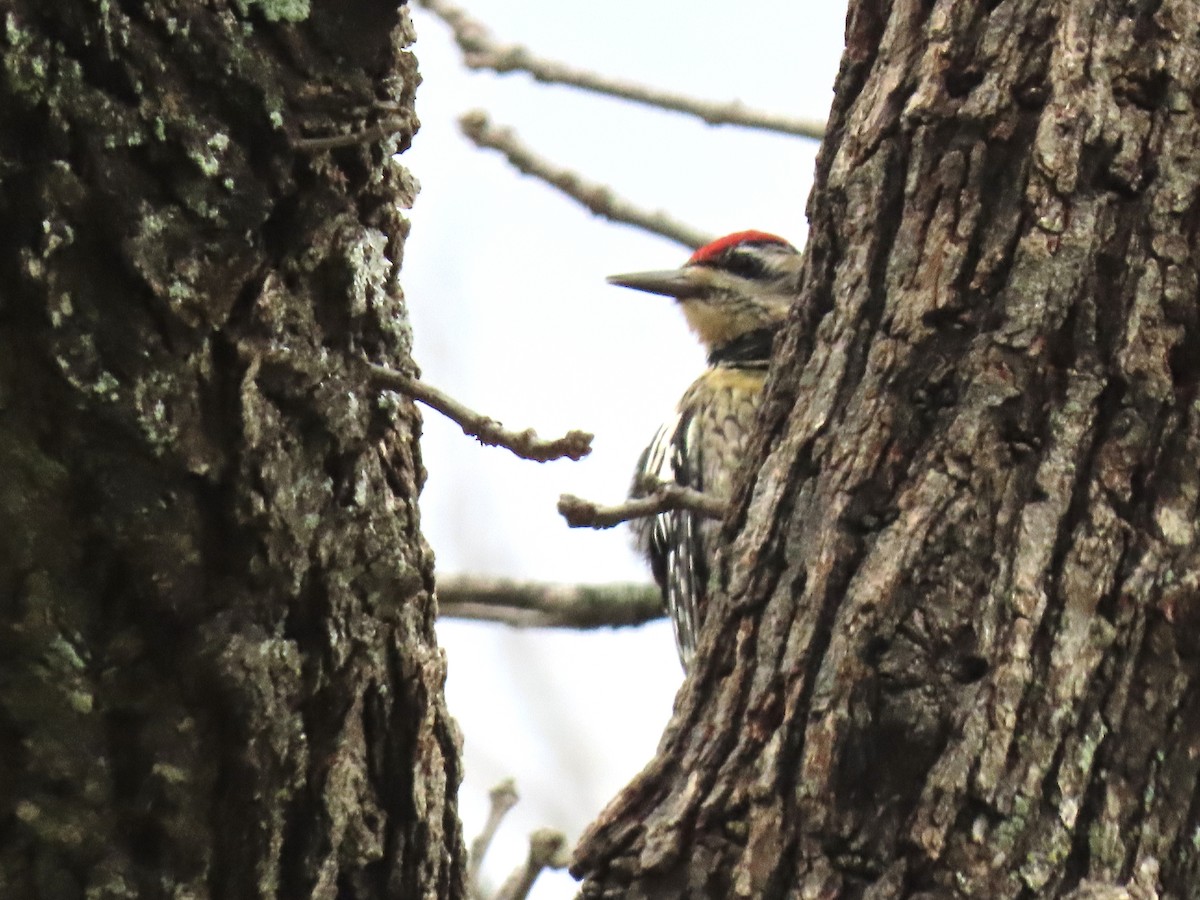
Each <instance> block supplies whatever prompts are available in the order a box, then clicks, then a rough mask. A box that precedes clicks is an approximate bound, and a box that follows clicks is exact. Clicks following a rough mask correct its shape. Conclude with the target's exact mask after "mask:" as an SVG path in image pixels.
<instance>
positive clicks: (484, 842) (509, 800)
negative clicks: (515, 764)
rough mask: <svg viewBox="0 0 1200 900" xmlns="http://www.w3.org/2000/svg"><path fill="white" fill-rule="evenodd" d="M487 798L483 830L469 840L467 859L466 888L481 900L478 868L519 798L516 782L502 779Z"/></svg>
mask: <svg viewBox="0 0 1200 900" xmlns="http://www.w3.org/2000/svg"><path fill="white" fill-rule="evenodd" d="M488 798H489V799H490V800H491V802H492V806H491V809H489V810H488V817H487V821H486V822H484V824H483V830H482V831H480V832H479V836H478V837H477V838H475V840H473V841H471V853H470V855H469V857H468V861H467V889H468V890H469V891H470V892H471V896H473V897H475V898H476V900H482V898H483V897H484V896H485V895H484V892H483V888H482V886H481V885H480V884H479V870H480V868H481V867H482V866H483V858H484V856H486V855H487V851H488V847H490V846H491V845H492V839H493V838H495V836H496V831H497V830H498V829H499V828H500V823H501V822H502V821H504V817H505V816H506V815H508V813H509V811H510V810H511V809H512V808H513V807H514V806H516V805H517V800H518V799H520V798H519V797H518V796H517V786H516V783H515V782H514V781H513V780H512V779H511V778H506V779H504V780H503V781H502V782H500V783H499V784H498V785H496V786H495V787H494V788H492V789H491V791H489V792H488Z"/></svg>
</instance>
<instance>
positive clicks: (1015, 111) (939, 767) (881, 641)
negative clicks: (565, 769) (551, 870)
mask: <svg viewBox="0 0 1200 900" xmlns="http://www.w3.org/2000/svg"><path fill="white" fill-rule="evenodd" d="M1198 22H1200V3H1197V2H1194V0H1166V2H1163V3H1128V2H1120V0H1102V2H1092V0H1062V2H1055V3H1046V2H1043V0H1005V2H1000V3H987V4H984V3H961V2H952V0H940V2H934V3H919V2H906V0H896V2H893V3H878V2H868V0H861V2H852V3H851V8H850V12H849V17H848V21H847V49H846V55H845V57H844V61H843V64H842V68H841V71H840V73H839V75H838V78H837V85H836V101H835V104H834V109H833V112H832V118H831V122H830V129H829V136H828V138H827V140H826V143H825V146H824V147H823V149H822V152H821V156H820V161H819V164H818V173H817V184H816V189H815V191H814V194H813V197H812V200H811V203H810V214H811V219H812V229H811V233H810V237H809V243H808V247H807V251H806V253H807V261H806V277H805V282H804V287H803V290H802V296H801V299H800V307H799V308H800V309H801V310H802V312H801V314H799V315H797V316H795V317H794V318H793V320H792V322H791V324H790V330H789V333H788V335H787V339H786V341H785V342H784V344H783V346H782V348H780V350H779V353H778V358H777V360H776V361H775V365H774V368H773V375H772V382H771V385H770V387H769V395H768V398H767V401H766V403H765V409H764V416H763V419H762V420H761V422H760V426H761V429H760V435H759V441H758V443H757V457H756V459H757V462H758V463H760V464H761V468H759V469H757V476H756V477H755V478H754V479H753V482H752V484H750V485H748V486H747V487H746V488H745V489H744V490H743V492H742V494H741V496H740V501H739V503H740V505H739V507H738V508H739V510H740V514H739V516H738V518H737V521H736V523H734V525H735V527H731V531H734V530H735V531H736V538H735V540H734V543H733V545H732V548H731V550H730V552H729V554H728V559H727V566H726V567H725V572H724V584H725V586H726V590H725V591H724V592H723V593H722V594H721V596H720V597H719V598H718V600H717V605H716V610H715V612H714V614H713V615H712V617H711V618H710V620H709V622H708V626H709V627H707V628H706V629H705V634H704V637H703V639H702V647H701V650H700V653H699V658H700V662H699V663H698V664H697V666H696V667H695V669H694V671H693V672H692V674H691V675H690V677H689V679H688V681H687V683H686V685H685V687H684V688H683V691H682V694H681V696H680V699H679V701H678V705H677V711H676V715H675V717H674V719H673V721H672V723H671V725H670V727H669V728H668V731H667V734H666V736H665V737H664V740H663V743H662V746H661V748H660V752H659V755H658V757H657V758H656V759H655V760H654V761H653V763H652V764H651V765H650V766H649V767H648V768H647V770H646V771H645V772H644V773H643V774H642V775H641V776H639V778H638V779H637V780H636V781H635V782H634V783H633V784H632V785H630V786H629V787H628V788H627V789H626V790H625V791H624V793H623V794H621V795H620V796H619V797H618V798H617V799H616V800H615V801H614V802H613V804H612V805H611V806H610V807H609V809H608V810H606V811H605V813H604V814H603V815H602V816H601V818H600V819H599V820H598V821H597V822H596V823H595V824H594V825H593V827H592V829H591V830H590V832H589V834H587V835H586V836H585V837H584V840H583V841H582V843H581V845H580V847H579V848H578V851H577V855H576V860H575V865H574V869H575V871H576V872H577V874H581V875H584V876H586V878H587V881H586V882H585V884H584V887H583V895H584V896H587V897H617V896H620V897H649V896H653V897H668V896H671V897H674V896H695V897H726V896H741V897H754V898H759V897H763V898H773V897H784V896H790V897H794V896H803V897H864V898H871V900H882V898H899V897H927V898H930V897H980V898H1008V897H1026V898H1032V897H1039V898H1042V897H1064V896H1069V895H1071V894H1072V893H1073V892H1074V893H1076V895H1077V896H1080V897H1082V896H1091V895H1093V893H1094V892H1097V891H1099V892H1101V893H1103V892H1104V891H1109V892H1111V895H1112V896H1146V897H1148V896H1153V895H1154V892H1155V891H1160V892H1161V893H1162V895H1163V896H1170V897H1197V896H1200V842H1198V841H1197V835H1198V834H1200V790H1198V788H1197V775H1198V773H1200V693H1198V688H1200V672H1198V668H1197V666H1198V662H1200V660H1198V657H1197V650H1198V649H1200V639H1198V637H1197V634H1198V631H1197V629H1198V628H1200V606H1198V604H1200V534H1198V531H1197V503H1198V499H1200V465H1198V463H1197V460H1198V458H1200V398H1198V394H1197V382H1198V380H1200V297H1198V285H1200V282H1198V279H1197V262H1198V259H1200V121H1198V106H1200V30H1198V28H1197V23H1198ZM1118 886H1119V887H1118ZM1126 888H1127V889H1128V891H1126ZM1096 895H1099V894H1096Z"/></svg>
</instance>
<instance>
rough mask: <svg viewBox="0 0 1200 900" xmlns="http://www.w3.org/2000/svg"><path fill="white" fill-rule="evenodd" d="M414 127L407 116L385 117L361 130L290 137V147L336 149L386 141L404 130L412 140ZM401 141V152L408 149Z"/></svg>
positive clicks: (304, 150)
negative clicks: (317, 135) (320, 135)
mask: <svg viewBox="0 0 1200 900" xmlns="http://www.w3.org/2000/svg"><path fill="white" fill-rule="evenodd" d="M415 130H416V129H415V128H414V127H413V121H412V119H411V118H409V117H403V118H396V119H385V120H384V121H382V122H380V123H379V124H378V125H371V126H369V127H367V128H364V129H362V130H361V131H354V132H351V133H349V134H331V135H328V136H327V137H312V138H292V148H293V149H295V150H298V151H300V152H301V153H322V152H324V151H326V150H336V149H339V148H341V147H353V146H356V145H358V144H373V143H376V142H378V141H386V140H387V139H388V138H390V137H392V135H394V134H398V133H400V132H405V133H406V134H407V139H408V141H410V142H411V140H412V133H413V131H415ZM402 143H403V146H401V147H400V148H399V149H400V151H401V152H403V151H404V150H407V149H408V143H404V142H402Z"/></svg>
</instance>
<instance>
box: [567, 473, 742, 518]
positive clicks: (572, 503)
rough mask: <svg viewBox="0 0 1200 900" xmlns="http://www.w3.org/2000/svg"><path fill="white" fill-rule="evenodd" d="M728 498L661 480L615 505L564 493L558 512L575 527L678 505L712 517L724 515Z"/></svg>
mask: <svg viewBox="0 0 1200 900" xmlns="http://www.w3.org/2000/svg"><path fill="white" fill-rule="evenodd" d="M726 508H727V507H726V504H725V501H723V500H719V499H717V498H716V497H713V496H711V495H709V494H703V493H701V492H700V491H695V490H692V489H691V488H686V487H682V486H681V485H678V484H662V483H660V484H659V485H658V487H657V488H655V490H654V493H652V494H649V495H647V496H645V497H637V498H636V499H633V500H626V501H625V502H624V503H619V504H617V505H616V506H601V505H599V504H598V503H593V502H592V501H591V500H584V499H583V498H582V497H575V496H573V495H571V494H563V495H562V496H561V497H559V498H558V512H559V514H560V515H561V516H562V517H563V518H564V519H566V520H567V524H568V525H569V526H570V527H572V528H612V527H613V526H614V525H620V524H621V523H622V522H628V521H629V520H630V519H643V518H646V517H647V516H657V515H658V514H659V513H665V512H671V511H672V510H676V509H688V510H691V511H692V512H694V513H697V514H699V515H702V516H706V517H708V518H710V519H721V518H724V517H725V511H726Z"/></svg>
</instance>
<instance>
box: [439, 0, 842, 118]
mask: <svg viewBox="0 0 1200 900" xmlns="http://www.w3.org/2000/svg"><path fill="white" fill-rule="evenodd" d="M421 6H422V7H424V8H425V9H427V10H429V11H430V12H432V13H433V14H434V15H436V16H438V17H439V18H440V19H441V20H442V21H443V22H445V23H446V24H447V25H449V26H450V29H451V30H452V31H453V32H454V39H455V40H456V41H457V42H458V46H459V48H460V49H461V50H462V53H463V61H464V62H465V63H466V64H467V66H468V67H469V68H472V69H489V70H491V71H493V72H498V73H500V74H504V73H507V72H528V73H529V74H530V75H532V76H533V77H534V79H536V80H537V81H541V82H547V83H555V84H568V85H571V86H572V87H577V88H581V89H582V90H585V91H593V92H594V93H597V94H605V95H608V96H610V97H620V98H621V99H623V100H630V101H632V102H634V103H643V104H646V105H648V106H655V107H658V108H660V109H669V110H673V111H675V112H681V113H686V114H688V115H692V116H696V117H698V118H700V119H703V120H704V121H705V122H707V123H708V124H710V125H740V126H742V127H743V128H758V129H762V130H764V131H773V132H777V133H781V134H794V135H798V136H800V137H806V138H813V139H814V140H818V141H819V140H821V138H822V137H824V136H825V123H824V122H817V121H814V120H812V119H798V118H794V117H791V116H781V115H778V114H775V113H769V112H764V111H761V110H756V109H750V108H748V107H746V106H745V105H744V104H742V103H741V102H739V101H737V100H734V101H731V102H728V103H714V102H712V101H709V100H699V99H697V98H695V97H688V96H686V95H684V94H676V93H672V92H671V91H660V90H656V89H655V88H650V87H646V86H645V85H642V84H637V83H635V82H632V81H624V80H621V79H618V78H608V77H605V76H603V75H598V74H596V73H595V72H588V71H586V70H584V69H575V68H572V67H570V66H568V65H566V64H564V63H561V62H557V61H555V60H550V59H542V58H541V57H538V56H535V55H534V54H533V53H531V52H530V51H529V50H528V49H527V48H526V47H522V46H520V45H519V44H500V43H498V42H497V41H496V40H495V39H494V38H493V37H492V35H491V33H490V32H489V31H488V30H487V28H486V27H484V26H483V25H482V24H481V23H480V22H477V21H475V20H474V19H472V18H470V16H468V15H467V13H466V12H465V11H464V10H462V9H460V8H459V7H457V6H455V5H454V4H452V3H448V2H446V0H421Z"/></svg>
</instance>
